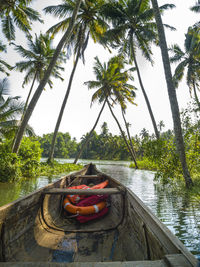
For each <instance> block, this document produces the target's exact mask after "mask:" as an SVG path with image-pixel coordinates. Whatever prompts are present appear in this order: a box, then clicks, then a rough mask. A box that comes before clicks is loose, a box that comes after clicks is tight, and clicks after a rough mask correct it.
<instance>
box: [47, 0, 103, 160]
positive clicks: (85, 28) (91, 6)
mask: <svg viewBox="0 0 200 267" xmlns="http://www.w3.org/2000/svg"><path fill="white" fill-rule="evenodd" d="M103 3H104V1H103V0H98V1H92V0H90V1H89V0H87V1H82V4H81V6H80V9H79V12H78V15H77V21H76V24H75V27H74V32H73V34H72V36H71V39H70V42H69V44H68V46H67V49H68V51H69V53H70V50H71V48H74V55H75V57H76V59H75V63H74V66H73V69H72V72H71V75H70V79H69V83H68V87H67V90H66V94H65V97H64V100H63V103H62V106H61V109H60V113H59V116H58V119H57V122H56V126H55V129H54V135H53V139H52V144H51V150H50V154H49V158H48V162H49V163H50V162H52V160H53V153H54V148H55V142H56V136H57V133H58V130H59V127H60V123H61V120H62V116H63V113H64V109H65V106H66V103H67V100H68V97H69V93H70V90H71V86H72V81H73V77H74V74H75V70H76V67H77V64H78V60H79V58H80V57H81V58H82V59H83V62H84V52H85V49H86V47H87V44H88V41H89V37H90V36H91V37H92V39H93V40H94V41H95V42H96V41H98V40H99V39H100V36H101V35H102V34H103V33H104V32H105V30H106V28H107V24H106V23H105V22H104V21H103V20H102V19H101V17H100V16H99V10H100V9H101V6H102V4H103ZM73 9H74V2H72V1H71V0H63V4H61V5H57V6H49V7H46V8H45V9H44V10H45V12H46V13H51V14H54V15H55V16H56V17H59V18H62V19H63V18H64V19H63V20H62V21H60V22H59V23H57V24H56V25H54V26H52V27H51V28H50V29H49V30H48V32H49V33H52V34H53V35H55V34H56V33H58V32H59V31H63V30H65V29H66V27H67V26H68V24H69V21H70V19H71V14H72V11H73Z"/></svg>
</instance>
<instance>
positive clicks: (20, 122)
mask: <svg viewBox="0 0 200 267" xmlns="http://www.w3.org/2000/svg"><path fill="white" fill-rule="evenodd" d="M36 76H37V71H36V73H35V75H34V78H33V82H32V84H31V88H30V90H29V93H28V96H27V98H26V102H25V105H24V110H23V113H22V116H21V119H20V121H19V126H18V128H20V126H21V124H22V121H23V118H24V114H25V112H26V108H27V106H28V102H29V98H30V95H31V92H32V90H33V86H34V84H35V80H36ZM16 138H17V131H15V136H14V139H13V141H12V147H13V146H14V143H15V141H16Z"/></svg>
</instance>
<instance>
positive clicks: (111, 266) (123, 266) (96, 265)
mask: <svg viewBox="0 0 200 267" xmlns="http://www.w3.org/2000/svg"><path fill="white" fill-rule="evenodd" d="M0 266H1V267H4V266H5V267H7V266H9V267H11V266H13V267H22V266H23V267H28V266H30V267H31V266H32V267H57V266H58V267H88V266H90V267H167V265H166V264H165V263H164V261H162V260H157V261H125V262H120V261H114V262H72V263H66V262H65V263H64V262H7V263H6V262H5V263H0Z"/></svg>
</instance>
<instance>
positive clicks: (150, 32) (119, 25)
mask: <svg viewBox="0 0 200 267" xmlns="http://www.w3.org/2000/svg"><path fill="white" fill-rule="evenodd" d="M169 7H173V5H164V6H162V7H161V8H160V9H161V10H165V9H167V8H169ZM103 14H104V16H105V18H106V19H108V20H110V21H111V22H112V25H113V29H111V30H109V31H108V32H107V33H106V35H105V37H104V39H103V41H106V42H111V44H112V46H113V47H120V52H125V53H126V54H127V55H128V57H129V60H130V63H131V62H132V61H133V62H134V65H135V67H136V71H137V75H138V80H139V83H140V87H141V90H142V93H143V95H144V98H145V101H146V104H147V108H148V111H149V114H150V117H151V121H152V124H153V128H154V131H155V135H156V137H157V138H159V131H158V129H157V125H156V121H155V118H154V115H153V111H152V108H151V105H150V101H149V98H148V96H147V93H146V90H145V88H144V85H143V82H142V77H141V74H140V69H139V65H138V62H137V56H136V50H137V48H138V49H140V50H141V52H142V54H143V55H144V57H145V58H146V59H147V60H148V61H150V62H151V63H153V61H152V59H151V56H152V52H151V49H150V44H151V43H152V42H156V41H157V31H156V24H155V22H154V17H153V10H152V8H151V7H150V3H149V1H148V0H145V1H141V0H119V1H110V2H109V3H108V4H106V5H105V6H104V10H103Z"/></svg>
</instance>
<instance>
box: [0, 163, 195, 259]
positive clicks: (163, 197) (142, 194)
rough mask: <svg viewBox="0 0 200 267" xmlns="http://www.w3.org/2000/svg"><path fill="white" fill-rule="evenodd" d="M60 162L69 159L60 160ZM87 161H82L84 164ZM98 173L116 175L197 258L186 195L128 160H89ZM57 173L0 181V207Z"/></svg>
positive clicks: (190, 205)
mask: <svg viewBox="0 0 200 267" xmlns="http://www.w3.org/2000/svg"><path fill="white" fill-rule="evenodd" d="M59 161H60V162H73V161H72V160H64V159H60V160H59ZM90 162H91V161H88V160H82V161H80V163H82V164H88V163H90ZM92 162H93V163H95V164H96V166H97V168H98V169H99V170H101V171H102V172H104V173H106V174H108V175H110V176H112V177H113V178H116V179H117V180H119V181H120V182H121V183H123V184H124V185H126V186H127V187H128V188H130V189H131V190H132V191H133V192H134V193H135V194H136V195H137V196H138V197H139V198H140V199H141V200H142V201H143V202H144V203H145V204H146V205H147V206H148V207H149V208H150V209H151V210H152V212H153V213H154V214H155V215H156V216H157V217H158V218H159V219H160V220H161V221H162V222H163V223H164V224H165V225H166V226H167V227H168V228H169V229H170V230H171V231H172V232H173V233H174V234H175V235H176V236H177V237H178V238H179V239H180V240H181V241H182V242H183V243H184V244H185V246H186V247H187V248H188V249H189V250H190V251H191V252H192V253H193V254H194V255H195V256H196V257H198V258H199V259H200V207H199V204H197V203H196V202H195V201H192V200H191V199H189V196H187V195H183V196H179V197H177V196H176V195H174V194H173V193H171V192H170V191H167V190H163V188H161V187H160V186H159V185H157V184H156V183H154V181H153V178H154V173H153V172H150V171H144V170H135V169H131V168H128V165H129V163H128V162H122V161H116V162H113V161H94V160H93V161H92ZM60 176H61V175H58V176H54V177H51V178H47V177H39V178H37V179H28V180H22V181H21V182H20V183H19V182H18V183H12V184H1V183H0V206H1V205H4V204H6V203H9V202H11V201H13V200H15V199H18V198H19V197H22V196H24V195H27V194H28V193H30V192H32V191H34V190H36V189H38V188H41V187H43V186H45V185H47V184H48V183H51V182H53V181H56V180H58V179H59V178H60Z"/></svg>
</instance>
